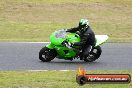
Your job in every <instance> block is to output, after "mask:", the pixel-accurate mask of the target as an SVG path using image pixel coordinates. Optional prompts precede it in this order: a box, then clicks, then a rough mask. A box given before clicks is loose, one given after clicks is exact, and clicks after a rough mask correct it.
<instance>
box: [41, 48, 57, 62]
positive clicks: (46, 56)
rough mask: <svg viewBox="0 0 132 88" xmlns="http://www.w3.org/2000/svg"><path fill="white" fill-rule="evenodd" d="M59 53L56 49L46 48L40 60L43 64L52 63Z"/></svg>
mask: <svg viewBox="0 0 132 88" xmlns="http://www.w3.org/2000/svg"><path fill="white" fill-rule="evenodd" d="M56 55H57V53H56V51H55V50H54V49H49V48H47V47H44V48H42V49H41V50H40V52H39V59H40V60H41V61H43V62H50V61H51V60H53V59H54V58H55V57H56Z"/></svg>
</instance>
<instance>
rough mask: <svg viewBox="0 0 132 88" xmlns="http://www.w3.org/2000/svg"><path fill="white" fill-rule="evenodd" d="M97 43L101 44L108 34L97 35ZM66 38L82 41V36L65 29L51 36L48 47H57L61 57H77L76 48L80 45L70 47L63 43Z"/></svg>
mask: <svg viewBox="0 0 132 88" xmlns="http://www.w3.org/2000/svg"><path fill="white" fill-rule="evenodd" d="M95 37H96V45H95V47H97V46H100V45H101V44H103V43H104V42H105V41H106V40H107V39H108V36H107V35H96V36H95ZM64 40H67V41H68V42H71V43H74V42H80V37H79V35H78V34H76V33H68V32H65V31H64V30H59V31H55V32H53V33H52V34H51V36H50V44H48V45H47V46H46V47H47V48H49V49H55V50H56V52H57V56H58V57H59V58H63V59H68V58H74V57H76V54H77V51H76V49H77V48H79V47H74V48H68V47H65V46H63V45H62V42H63V41H64Z"/></svg>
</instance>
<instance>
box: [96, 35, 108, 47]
mask: <svg viewBox="0 0 132 88" xmlns="http://www.w3.org/2000/svg"><path fill="white" fill-rule="evenodd" d="M95 38H96V45H95V46H99V45H101V44H103V43H104V42H106V40H108V38H109V37H108V36H107V35H95Z"/></svg>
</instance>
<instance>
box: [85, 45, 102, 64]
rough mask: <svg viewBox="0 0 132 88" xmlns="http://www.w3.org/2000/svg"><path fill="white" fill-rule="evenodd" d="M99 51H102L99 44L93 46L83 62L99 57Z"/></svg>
mask: <svg viewBox="0 0 132 88" xmlns="http://www.w3.org/2000/svg"><path fill="white" fill-rule="evenodd" d="M101 53H102V49H101V47H100V46H98V47H94V48H93V49H92V51H91V53H90V54H89V56H87V57H85V58H84V61H85V62H93V61H95V60H97V59H98V58H99V57H100V55H101Z"/></svg>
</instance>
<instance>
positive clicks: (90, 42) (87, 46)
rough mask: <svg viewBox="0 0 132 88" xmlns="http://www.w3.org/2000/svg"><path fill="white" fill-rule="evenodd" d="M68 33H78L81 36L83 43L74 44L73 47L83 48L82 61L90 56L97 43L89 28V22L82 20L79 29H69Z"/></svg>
mask: <svg viewBox="0 0 132 88" xmlns="http://www.w3.org/2000/svg"><path fill="white" fill-rule="evenodd" d="M66 32H71V33H77V34H78V35H79V36H80V38H81V41H80V42H75V43H72V44H71V46H81V50H82V54H81V56H80V59H81V60H83V59H84V58H85V57H87V56H88V55H89V53H90V51H91V50H92V47H93V46H95V43H96V39H95V34H94V32H93V31H92V29H91V28H90V26H89V21H88V20H87V19H81V20H80V21H79V26H78V27H74V28H70V29H67V30H66Z"/></svg>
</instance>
